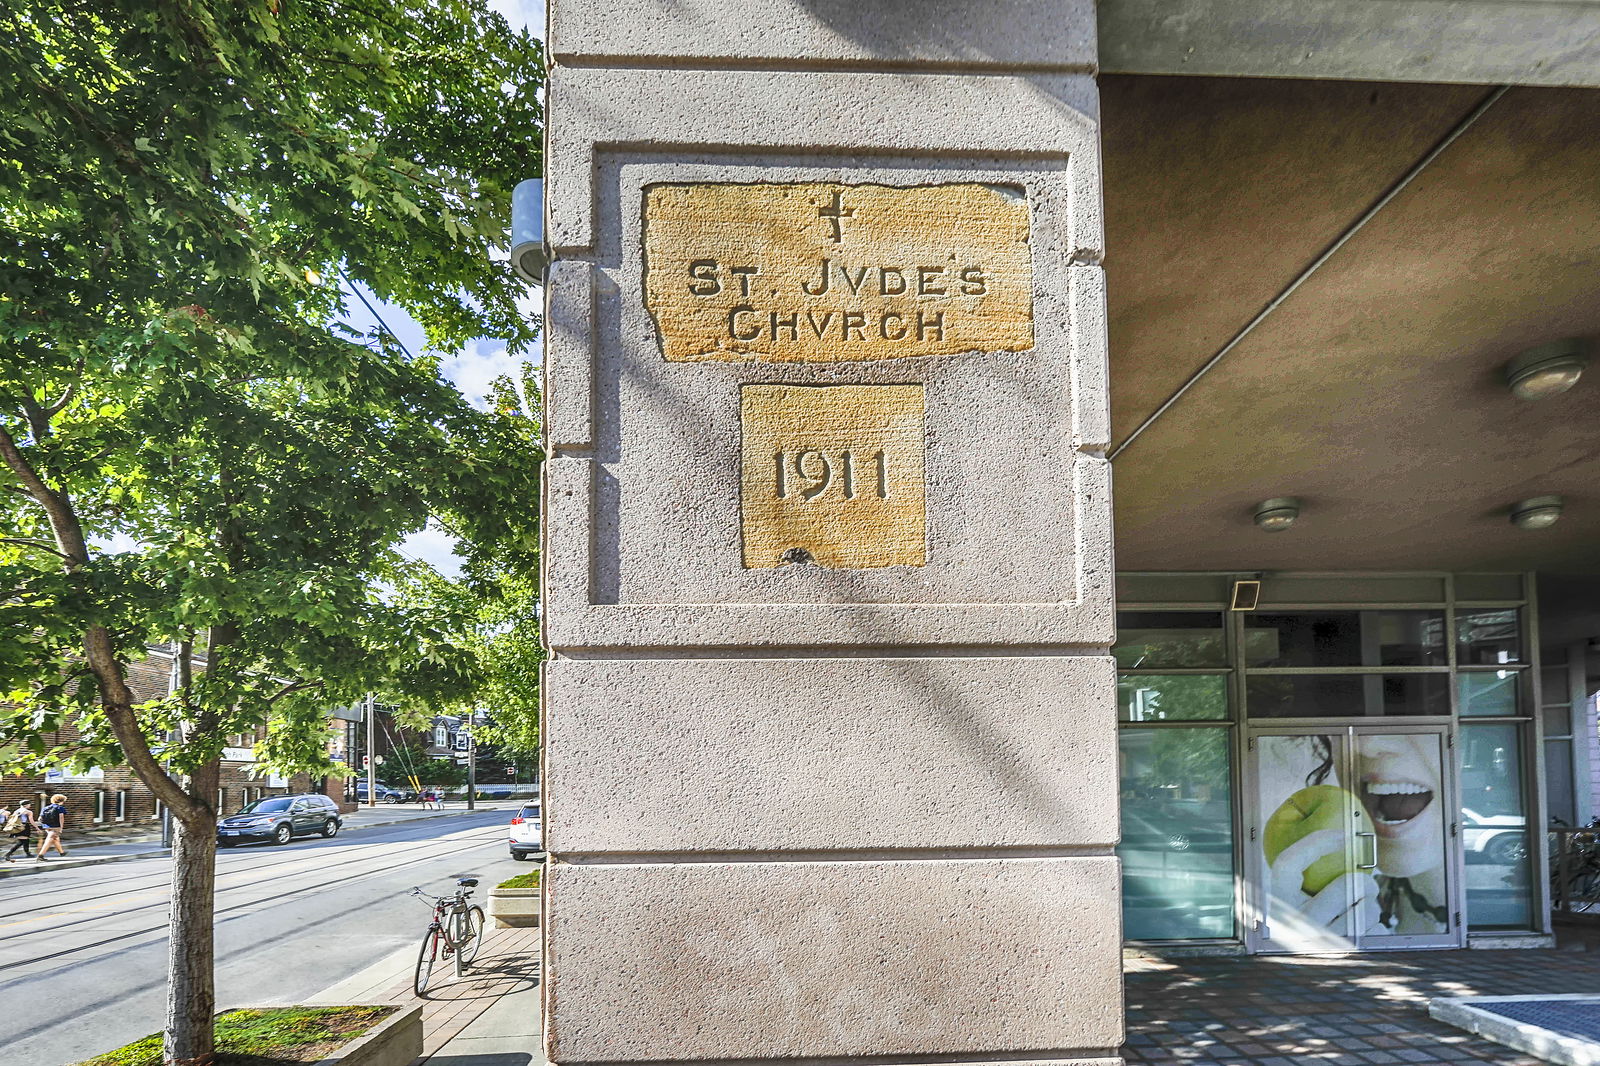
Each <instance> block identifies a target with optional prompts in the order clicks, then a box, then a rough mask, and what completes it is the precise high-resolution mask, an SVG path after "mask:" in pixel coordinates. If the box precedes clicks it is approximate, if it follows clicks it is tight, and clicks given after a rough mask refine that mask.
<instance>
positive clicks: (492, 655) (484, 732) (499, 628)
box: [402, 364, 545, 761]
mask: <svg viewBox="0 0 1600 1066" xmlns="http://www.w3.org/2000/svg"><path fill="white" fill-rule="evenodd" d="M538 395H539V393H538V385H537V383H536V381H535V378H534V373H533V367H532V366H530V365H528V364H523V365H522V367H521V368H520V371H519V373H518V375H517V377H516V378H515V379H513V378H511V377H502V378H499V379H497V380H496V381H495V382H493V383H492V385H491V386H490V390H489V395H488V403H489V407H490V409H491V410H493V411H494V412H495V413H496V414H498V415H499V416H500V417H501V418H502V419H504V420H505V424H506V425H507V426H509V427H513V429H514V431H515V432H517V433H519V434H520V438H521V443H520V447H521V449H522V453H523V455H524V456H525V457H526V461H527V462H528V463H529V464H530V466H532V467H534V468H537V467H538V466H539V464H540V463H541V462H542V461H543V457H544V450H543V443H542V441H541V439H540V427H539V421H538V402H537V401H538ZM485 543H487V542H486V541H485V540H484V539H483V538H481V537H464V538H462V541H461V544H460V547H459V549H458V551H459V553H460V554H461V555H462V557H463V565H462V568H461V570H462V572H461V575H460V576H459V577H457V578H447V577H445V576H443V575H441V574H439V573H437V572H436V571H433V570H431V569H420V570H414V571H412V572H411V573H410V574H409V575H408V576H409V578H410V580H409V581H408V582H407V583H406V584H405V586H404V587H403V590H402V598H403V599H404V600H405V601H406V602H408V603H410V604H412V605H414V606H415V607H416V608H417V609H418V610H421V611H423V612H424V613H427V614H429V615H430V616H436V615H440V614H442V613H444V612H442V610H441V608H443V607H445V606H446V605H449V607H451V608H452V609H453V614H452V615H451V617H453V618H454V619H455V621H456V623H457V626H458V628H457V629H455V630H454V631H452V633H451V634H450V636H451V639H452V641H453V642H454V643H455V645H456V646H457V647H458V648H460V649H461V651H462V653H464V654H466V655H467V656H469V657H470V659H471V673H472V676H473V678H474V680H475V684H474V685H473V686H472V687H471V688H470V689H461V690H458V692H457V693H456V697H455V698H454V699H453V700H452V701H451V702H450V703H449V704H447V705H444V706H441V707H439V708H438V710H441V711H445V712H447V713H452V714H457V715H460V716H462V717H467V716H470V715H471V714H472V713H473V712H474V711H476V710H484V711H487V712H488V713H489V715H490V721H489V722H488V723H487V724H484V725H480V726H479V727H478V729H477V731H476V737H477V742H478V743H479V744H487V745H492V746H493V747H494V748H495V749H496V751H497V757H510V758H512V759H513V760H518V759H520V760H523V761H529V760H532V759H533V758H534V757H536V756H537V755H538V752H539V664H540V663H542V662H543V661H544V657H545V653H544V647H543V645H542V643H541V631H540V610H539V582H538V574H539V560H538V554H537V544H536V543H532V542H529V543H526V544H521V545H513V546H507V545H496V546H495V548H494V550H490V551H486V550H484V547H483V546H484V544H485ZM502 761H503V759H502Z"/></svg>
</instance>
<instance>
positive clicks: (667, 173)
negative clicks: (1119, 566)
mask: <svg viewBox="0 0 1600 1066" xmlns="http://www.w3.org/2000/svg"><path fill="white" fill-rule="evenodd" d="M1094 25H1095V16H1094V8H1093V5H1092V4H1091V3H1089V2H1088V0H1071V2H1061V3H1054V4H1046V3H1031V2H1030V3H1021V2H1016V3H1011V2H1006V3H995V2H994V0H946V2H944V3H941V4H937V5H928V4H925V3H920V2H915V0H894V2H887V0H880V2H869V0H852V2H838V0H607V2H604V3H602V2H600V0H555V2H554V3H553V5H552V12H551V24H550V52H551V56H552V58H553V67H552V70H551V72H550V89H549V116H550V119H549V143H548V155H547V166H548V173H547V202H548V212H549V217H548V235H549V239H550V242H551V245H552V247H553V250H554V252H555V255H556V257H557V260H558V261H557V262H556V263H555V265H554V266H553V267H552V270H551V274H550V279H549V286H548V289H547V298H548V308H547V312H548V314H547V324H548V348H547V366H546V375H547V377H546V388H547V402H548V412H547V433H548V444H549V455H550V459H549V463H548V466H547V472H548V478H547V486H546V498H545V501H544V505H545V515H546V523H545V531H546V532H545V537H546V550H545V588H546V623H547V635H548V640H549V643H550V647H551V652H552V658H551V661H550V663H549V664H548V667H547V670H546V674H545V694H546V718H545V732H544V737H545V771H544V777H543V781H544V788H545V823H544V824H545V839H546V845H547V847H548V848H549V850H550V853H551V860H552V861H551V864H550V866H549V869H548V876H547V879H546V882H545V884H546V899H545V905H546V908H547V910H546V914H547V915H548V920H547V925H546V942H545V965H546V970H545V986H544V989H545V1008H546V1011H545V1018H546V1023H545V1024H546V1051H547V1054H548V1057H549V1058H550V1060H551V1061H552V1062H555V1063H559V1064H563V1066H565V1064H584V1063H609V1064H616V1063H644V1062H663V1061H691V1060H694V1061H703V1060H725V1061H739V1062H750V1061H752V1060H765V1059H794V1058H804V1059H811V1060H819V1061H820V1060H829V1061H830V1062H832V1061H836V1060H842V1059H853V1058H861V1059H873V1060H876V1061H878V1062H884V1061H891V1060H892V1061H895V1062H897V1063H923V1062H928V1063H932V1062H953V1061H959V1062H969V1063H970V1062H983V1061H989V1060H1000V1059H1004V1060H1009V1061H1040V1062H1044V1061H1049V1062H1052V1063H1061V1064H1065V1063H1090V1062H1093V1063H1099V1064H1102V1066H1104V1064H1107V1063H1110V1062H1114V1061H1115V1056H1116V1050H1115V1049H1116V1048H1117V1046H1118V1045H1119V1044H1120V1043H1121V1039H1122V996H1121V965H1120V955H1121V952H1120V947H1121V943H1120V941H1121V937H1120V932H1121V920H1120V901H1119V898H1118V869H1117V861H1116V859H1115V857H1114V856H1113V854H1112V848H1113V845H1114V843H1115V841H1116V839H1117V767H1116V713H1115V700H1114V689H1115V676H1114V671H1113V666H1112V661H1111V659H1110V658H1109V656H1108V654H1107V652H1108V645H1109V643H1110V641H1111V639H1112V633H1113V613H1112V581H1111V525H1110V524H1111V518H1110V498H1109V497H1110V475H1109V469H1108V466H1107V463H1106V460H1105V458H1104V449H1105V447H1106V444H1107V435H1108V427H1107V414H1106V383H1105V374H1106V358H1105V335H1104V334H1105V306H1104V305H1105V299H1104V287H1103V285H1104V283H1103V277H1102V273H1101V269H1100V265H1099V264H1100V261H1101V249H1102V234H1101V213H1100V168H1099V156H1098V113H1099V112H1098V104H1097V94H1096V88H1095V83H1094V77H1093V71H1094V61H1095V43H1094V40H1095V38H1094Z"/></svg>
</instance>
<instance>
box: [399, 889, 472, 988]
mask: <svg viewBox="0 0 1600 1066" xmlns="http://www.w3.org/2000/svg"><path fill="white" fill-rule="evenodd" d="M477 886H478V879H477V878H476V877H461V878H457V879H456V890H455V892H454V893H452V894H451V895H448V896H435V895H433V894H432V893H431V892H424V891H422V889H421V888H420V887H417V888H413V889H412V890H411V894H412V895H413V896H416V897H418V898H419V899H422V900H432V901H433V904H432V905H433V921H431V922H429V923H428V931H427V932H426V933H424V934H423V935H422V950H421V951H420V952H418V954H417V974H416V977H415V979H414V980H413V981H412V982H411V987H412V988H413V989H415V991H416V993H417V995H419V996H422V995H425V994H426V993H427V991H428V982H429V980H431V979H432V977H433V967H434V964H435V963H436V962H439V961H440V960H442V959H454V961H455V967H456V976H457V977H460V976H462V975H463V974H465V973H466V972H467V967H468V966H469V965H471V963H472V960H473V959H476V958H477V957H478V949H479V948H480V947H482V946H483V908H482V907H479V906H478V905H476V904H470V905H469V904H468V903H467V900H468V899H469V898H470V897H471V896H472V890H473V889H474V888H476V887H477Z"/></svg>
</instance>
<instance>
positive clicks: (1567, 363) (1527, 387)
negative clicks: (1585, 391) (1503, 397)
mask: <svg viewBox="0 0 1600 1066" xmlns="http://www.w3.org/2000/svg"><path fill="white" fill-rule="evenodd" d="M1588 365H1589V352H1588V346H1587V345H1586V344H1584V342H1583V341H1581V340H1564V341H1555V342H1554V343H1551V344H1541V345H1539V347H1537V348H1529V349H1528V350H1527V351H1525V352H1523V353H1522V354H1521V355H1519V356H1517V357H1516V358H1515V359H1513V360H1511V362H1509V363H1507V364H1506V367H1505V375H1506V384H1507V385H1509V386H1510V387H1511V395H1513V396H1515V397H1516V398H1517V399H1519V400H1542V399H1544V398H1545V397H1546V396H1557V395H1560V394H1561V393H1563V392H1566V391H1567V390H1568V389H1570V388H1572V386H1574V385H1576V384H1577V383H1578V379H1579V378H1580V377H1582V376H1583V370H1584V367H1586V366H1588Z"/></svg>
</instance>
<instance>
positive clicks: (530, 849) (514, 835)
mask: <svg viewBox="0 0 1600 1066" xmlns="http://www.w3.org/2000/svg"><path fill="white" fill-rule="evenodd" d="M542 851H544V844H543V842H542V841H541V840H540V839H539V805H538V804H537V803H524V804H523V805H522V806H521V807H519V808H517V813H516V814H514V815H512V816H511V857H512V858H513V859H526V858H529V857H530V856H533V855H537V854H539V853H540V852H542Z"/></svg>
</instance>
